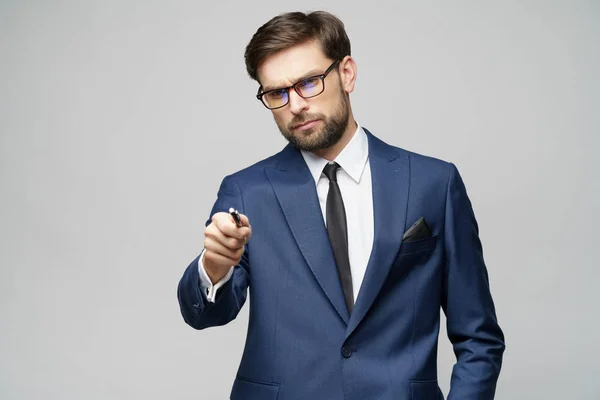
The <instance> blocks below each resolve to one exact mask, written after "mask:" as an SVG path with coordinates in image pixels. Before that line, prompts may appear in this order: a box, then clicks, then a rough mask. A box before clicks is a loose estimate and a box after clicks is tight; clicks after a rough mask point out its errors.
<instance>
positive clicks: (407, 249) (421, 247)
mask: <svg viewBox="0 0 600 400" xmlns="http://www.w3.org/2000/svg"><path fill="white" fill-rule="evenodd" d="M438 236H439V235H433V236H430V237H428V238H425V239H420V240H415V241H414V242H402V244H401V245H400V252H399V253H398V257H402V256H408V255H411V254H417V253H430V252H431V251H432V250H433V249H434V248H435V245H436V244H437V241H438Z"/></svg>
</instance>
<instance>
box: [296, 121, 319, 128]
mask: <svg viewBox="0 0 600 400" xmlns="http://www.w3.org/2000/svg"><path fill="white" fill-rule="evenodd" d="M317 122H319V120H318V119H313V120H312V121H307V122H305V123H303V124H300V125H296V126H295V127H294V129H295V130H298V131H305V130H307V129H310V128H312V127H313V126H315V125H316V124H317Z"/></svg>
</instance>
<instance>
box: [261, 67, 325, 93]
mask: <svg viewBox="0 0 600 400" xmlns="http://www.w3.org/2000/svg"><path fill="white" fill-rule="evenodd" d="M319 71H321V70H320V69H312V70H310V71H308V72H307V73H305V74H304V75H302V76H301V77H300V78H298V79H296V80H294V81H293V82H294V83H297V82H300V81H301V80H303V79H306V78H311V77H313V76H316V75H322V74H323V72H321V73H319ZM290 86H292V85H290ZM285 87H288V86H286V85H284V84H281V85H269V86H263V87H262V91H263V92H268V91H269V90H274V89H283V88H285Z"/></svg>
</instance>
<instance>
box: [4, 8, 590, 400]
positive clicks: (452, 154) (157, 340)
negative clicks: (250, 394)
mask: <svg viewBox="0 0 600 400" xmlns="http://www.w3.org/2000/svg"><path fill="white" fill-rule="evenodd" d="M392 3H393V5H392ZM298 4H299V3H297V2H293V3H292V2H290V3H283V2H281V1H253V2H245V3H242V2H239V3H236V2H232V1H220V2H200V1H171V2H166V1H163V2H159V1H137V2H134V1H116V0H110V1H106V0H105V1H95V2H93V1H85V2H82V1H52V2H51V1H46V2H44V1H1V2H0V133H1V136H0V188H1V197H0V250H1V251H0V266H1V268H0V324H1V325H0V327H1V329H0V398H2V399H41V398H44V399H48V400H51V399H61V400H68V399H87V400H93V399H168V398H170V399H199V398H203V399H225V398H227V397H228V394H229V390H230V387H231V383H232V382H233V378H234V375H235V371H236V369H237V365H238V362H239V359H240V356H241V351H242V348H243V341H244V337H245V331H246V326H247V315H248V308H247V307H244V309H243V311H242V313H241V314H240V316H239V317H238V319H237V320H236V321H234V322H232V323H231V324H230V325H228V326H226V327H221V328H215V329H209V330H206V331H203V332H197V331H194V330H193V329H191V328H189V327H188V326H187V325H185V323H184V322H183V320H182V318H181V316H180V314H179V309H178V304H177V299H176V287H177V283H178V281H179V278H180V277H181V275H182V273H183V271H184V269H185V267H186V266H187V265H188V264H189V262H191V260H192V259H193V258H194V257H195V256H196V255H197V254H198V253H199V252H200V250H201V248H202V241H203V228H204V226H203V223H204V221H205V220H206V218H207V217H208V216H209V215H208V213H209V212H210V208H211V206H212V204H213V201H214V200H215V196H216V191H217V188H218V185H219V183H220V181H221V179H222V178H223V176H224V175H226V174H229V173H231V172H234V171H236V170H238V169H241V168H243V167H245V166H247V165H249V164H251V163H253V162H255V161H258V160H259V159H262V158H264V157H266V156H269V155H271V154H272V153H274V152H276V151H278V150H279V149H280V148H281V147H282V146H283V145H284V144H285V143H284V139H283V138H282V137H281V136H280V134H279V132H278V130H277V129H276V126H275V124H274V122H273V120H272V117H271V114H270V113H269V112H268V111H267V110H266V109H264V108H263V106H262V105H260V104H259V103H258V102H257V101H256V99H255V98H254V97H253V95H254V94H255V91H256V87H257V86H256V84H255V83H254V82H253V81H251V80H250V79H249V78H247V76H246V74H245V69H244V64H243V51H244V47H245V45H246V44H247V42H248V41H249V39H250V37H251V35H252V34H253V33H254V31H255V30H256V29H257V28H258V27H259V26H260V25H261V24H262V23H264V22H266V21H267V20H268V19H269V18H271V17H272V16H274V15H276V14H277V13H280V12H284V11H291V10H296V9H298V7H299V5H298ZM300 7H301V8H300V10H302V11H306V10H311V9H316V8H322V9H326V10H329V11H331V12H334V13H335V14H337V15H338V16H339V17H340V18H341V19H342V20H343V21H344V22H345V24H346V28H347V30H348V34H349V36H350V39H351V42H352V47H353V56H354V57H355V59H356V62H357V64H358V81H357V88H356V91H355V92H354V94H353V95H352V96H351V99H352V104H353V106H354V110H355V115H356V118H357V119H358V121H359V122H360V123H361V124H362V125H363V126H366V127H368V128H369V129H371V130H372V131H373V132H374V133H375V134H376V135H378V136H380V137H381V138H383V139H384V140H386V141H387V142H389V143H392V144H395V145H398V146H401V147H404V148H407V149H410V150H413V151H417V152H421V153H425V154H428V155H432V156H435V157H439V158H443V159H445V160H448V161H452V162H454V163H456V165H457V166H458V168H459V170H460V171H461V174H462V175H463V178H464V180H465V182H466V185H467V189H468V192H469V195H470V197H471V200H472V202H473V206H474V208H475V212H476V215H477V218H478V221H479V224H480V229H481V238H482V241H483V244H484V251H485V256H486V261H487V265H488V268H489V272H490V279H491V286H492V293H493V295H494V298H495V301H496V304H497V312H498V317H499V320H500V323H501V326H502V328H503V329H504V331H505V333H506V342H507V351H506V353H505V361H504V368H503V370H502V373H501V376H500V380H499V384H498V390H497V398H498V399H510V400H517V399H528V400H530V399H600V379H598V377H599V376H600V366H599V361H598V360H599V355H600V344H599V342H600V340H599V338H600V327H599V324H598V321H597V319H598V315H599V313H598V304H599V303H600V295H599V291H600V290H599V289H598V278H599V274H598V269H599V268H600V266H599V265H598V262H597V258H598V245H599V243H598V239H599V235H598V230H597V229H598V224H599V223H600V221H599V204H600V195H599V193H600V187H599V186H600V180H599V179H598V177H597V175H598V170H599V163H598V161H597V156H598V153H599V152H598V144H599V140H598V138H597V136H598V134H599V129H600V112H599V104H600V81H599V79H598V71H600V41H599V39H600V2H598V1H538V2H536V1H503V2H501V3H500V2H498V3H495V4H492V3H486V4H483V2H475V1H472V2H466V1H461V2H446V1H438V2H427V3H424V2H416V1H414V2H389V3H386V4H385V5H384V4H378V5H376V6H375V3H374V2H357V3H355V4H351V2H348V1H327V2H325V1H307V2H303V3H302V4H301V6H300ZM232 144H235V146H232ZM593 257H594V258H595V259H594V258H593ZM439 358H440V362H439V377H440V386H441V387H442V389H443V390H444V392H445V393H447V390H448V387H449V379H450V371H451V366H452V364H453V362H454V356H453V354H452V349H451V347H450V345H449V343H448V341H447V339H446V337H445V331H444V330H442V332H441V340H440V354H439Z"/></svg>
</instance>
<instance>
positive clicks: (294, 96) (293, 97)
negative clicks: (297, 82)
mask: <svg viewBox="0 0 600 400" xmlns="http://www.w3.org/2000/svg"><path fill="white" fill-rule="evenodd" d="M288 96H290V100H289V106H290V111H291V112H292V114H294V115H298V114H300V113H302V112H303V111H306V110H308V102H307V101H306V99H304V98H302V97H301V96H300V95H299V94H298V93H296V91H295V90H294V89H291V90H290V92H289V94H288Z"/></svg>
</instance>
